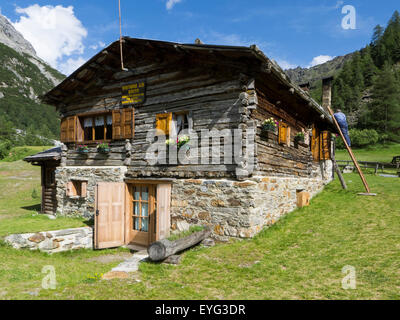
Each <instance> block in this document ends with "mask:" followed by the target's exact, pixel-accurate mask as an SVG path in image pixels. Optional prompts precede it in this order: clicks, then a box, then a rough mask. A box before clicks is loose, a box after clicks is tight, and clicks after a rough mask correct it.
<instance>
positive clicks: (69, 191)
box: [66, 181, 76, 197]
mask: <svg viewBox="0 0 400 320" xmlns="http://www.w3.org/2000/svg"><path fill="white" fill-rule="evenodd" d="M66 189H67V197H73V196H74V195H75V194H76V191H75V186H74V183H73V182H72V181H70V182H68V183H67V185H66Z"/></svg>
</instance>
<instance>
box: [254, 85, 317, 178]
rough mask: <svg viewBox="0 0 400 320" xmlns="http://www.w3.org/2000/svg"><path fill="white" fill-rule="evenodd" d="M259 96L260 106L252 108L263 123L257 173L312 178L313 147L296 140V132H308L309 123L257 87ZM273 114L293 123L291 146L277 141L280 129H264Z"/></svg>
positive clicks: (277, 118)
mask: <svg viewBox="0 0 400 320" xmlns="http://www.w3.org/2000/svg"><path fill="white" fill-rule="evenodd" d="M257 97H258V107H257V109H255V110H253V111H252V114H251V117H252V118H253V119H255V120H256V121H257V123H259V124H260V125H259V126H258V128H257V134H256V143H257V151H258V152H257V164H258V166H257V168H258V174H260V175H267V176H296V177H310V176H311V175H312V174H313V169H315V165H314V164H313V158H312V154H311V151H310V146H309V145H307V144H295V142H294V138H295V136H296V134H297V133H299V132H302V131H304V132H306V133H308V128H307V126H306V125H305V124H304V123H303V122H302V121H300V120H299V119H296V118H294V117H293V116H291V115H290V114H289V113H288V112H287V111H285V109H284V108H282V107H279V106H276V105H274V104H272V103H271V102H270V101H269V100H268V98H267V97H266V95H265V94H264V93H263V92H262V91H261V90H257ZM271 117H272V118H274V119H276V120H277V121H280V120H283V121H284V122H285V123H287V124H288V125H289V126H290V129H291V130H290V146H288V145H286V144H279V143H278V131H277V132H276V133H269V134H264V133H263V132H262V130H261V124H262V123H263V121H264V120H265V119H269V118H271Z"/></svg>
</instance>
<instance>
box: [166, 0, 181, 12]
mask: <svg viewBox="0 0 400 320" xmlns="http://www.w3.org/2000/svg"><path fill="white" fill-rule="evenodd" d="M179 2H182V0H168V1H167V4H166V7H167V10H171V9H172V8H173V7H174V6H175V5H176V4H177V3H179Z"/></svg>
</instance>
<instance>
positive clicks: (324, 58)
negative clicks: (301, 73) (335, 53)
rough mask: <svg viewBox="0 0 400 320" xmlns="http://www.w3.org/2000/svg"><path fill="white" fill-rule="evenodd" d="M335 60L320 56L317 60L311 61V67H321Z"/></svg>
mask: <svg viewBox="0 0 400 320" xmlns="http://www.w3.org/2000/svg"><path fill="white" fill-rule="evenodd" d="M334 58H335V57H331V56H324V55H320V56H318V57H315V58H314V59H313V60H312V61H311V63H310V65H309V67H315V66H317V65H319V64H323V63H325V62H328V61H330V60H332V59H334Z"/></svg>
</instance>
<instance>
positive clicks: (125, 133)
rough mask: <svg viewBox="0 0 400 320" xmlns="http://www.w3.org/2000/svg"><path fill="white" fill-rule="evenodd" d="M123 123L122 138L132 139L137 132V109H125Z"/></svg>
mask: <svg viewBox="0 0 400 320" xmlns="http://www.w3.org/2000/svg"><path fill="white" fill-rule="evenodd" d="M122 123H123V128H122V138H123V139H132V138H133V136H134V134H135V111H134V109H133V108H128V109H123V115H122Z"/></svg>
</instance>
